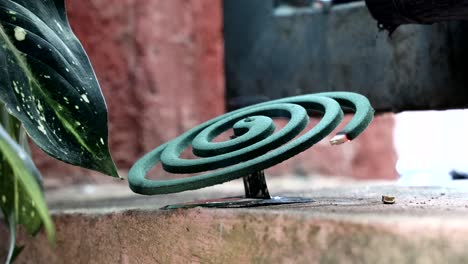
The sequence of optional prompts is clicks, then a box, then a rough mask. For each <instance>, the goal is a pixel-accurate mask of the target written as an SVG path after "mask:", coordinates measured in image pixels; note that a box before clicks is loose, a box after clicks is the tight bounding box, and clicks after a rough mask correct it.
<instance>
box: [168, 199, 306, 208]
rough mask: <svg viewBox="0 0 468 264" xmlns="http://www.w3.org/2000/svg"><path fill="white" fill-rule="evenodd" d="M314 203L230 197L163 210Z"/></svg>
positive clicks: (184, 204)
mask: <svg viewBox="0 0 468 264" xmlns="http://www.w3.org/2000/svg"><path fill="white" fill-rule="evenodd" d="M311 202H314V200H313V199H311V198H305V197H282V196H274V197H271V198H269V199H258V198H245V197H242V196H238V197H228V198H221V199H213V200H203V201H195V202H191V203H183V204H174V205H167V206H164V207H163V208H161V209H163V210H170V209H188V208H195V207H206V208H248V207H259V206H270V205H281V204H297V203H311Z"/></svg>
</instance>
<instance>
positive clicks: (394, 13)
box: [365, 0, 468, 33]
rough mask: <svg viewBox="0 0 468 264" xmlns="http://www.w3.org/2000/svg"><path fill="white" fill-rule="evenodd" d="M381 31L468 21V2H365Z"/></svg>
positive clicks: (467, 0)
mask: <svg viewBox="0 0 468 264" xmlns="http://www.w3.org/2000/svg"><path fill="white" fill-rule="evenodd" d="M365 1H366V5H367V7H368V8H369V11H370V13H371V14H372V16H373V17H374V18H375V19H376V20H377V21H378V26H379V28H381V29H386V30H388V31H390V33H391V32H393V31H394V30H395V29H396V28H397V27H398V26H399V25H402V24H432V23H435V22H442V21H449V20H468V0H431V1H429V0H425V1H424V0H423V1H414V0H365Z"/></svg>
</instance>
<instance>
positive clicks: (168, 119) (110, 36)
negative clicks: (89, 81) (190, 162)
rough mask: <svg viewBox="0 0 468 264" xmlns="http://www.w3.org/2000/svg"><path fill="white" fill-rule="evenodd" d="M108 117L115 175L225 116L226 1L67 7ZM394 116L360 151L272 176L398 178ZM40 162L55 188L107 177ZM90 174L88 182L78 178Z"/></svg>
mask: <svg viewBox="0 0 468 264" xmlns="http://www.w3.org/2000/svg"><path fill="white" fill-rule="evenodd" d="M66 2H67V7H68V14H69V18H70V23H71V24H72V27H73V29H74V31H75V33H76V35H77V36H78V38H79V39H80V40H81V41H82V43H83V45H84V47H85V49H86V51H87V52H88V55H89V56H90V58H91V62H92V64H93V66H94V69H95V71H96V74H97V76H98V79H99V81H100V84H101V87H102V90H103V93H104V96H105V98H106V101H107V104H108V108H109V121H110V123H109V132H110V134H109V140H110V146H111V152H112V155H113V157H114V159H115V161H116V163H117V166H118V167H119V169H121V170H123V171H125V170H128V168H129V167H130V166H131V164H133V162H134V161H135V160H136V159H137V158H138V157H139V156H141V155H142V154H143V153H145V152H147V151H149V150H151V149H153V148H154V147H156V146H157V145H159V144H161V143H162V142H164V141H166V140H169V139H171V138H174V137H176V136H177V135H179V134H180V133H182V132H183V131H185V130H187V129H189V128H191V127H193V126H195V125H197V124H199V123H201V122H202V121H205V120H208V119H210V118H212V117H214V116H217V115H219V114H221V113H223V111H224V101H225V99H224V72H223V33H222V1H221V0H80V1H72V0H68V1H66ZM393 126H394V120H393V116H384V117H378V118H377V119H376V122H374V124H373V125H372V127H371V128H370V129H368V130H367V131H366V132H365V133H364V134H363V135H362V137H361V138H358V139H357V140H356V142H354V144H348V146H344V147H342V148H340V147H334V148H331V147H329V146H328V144H323V143H321V144H318V145H317V147H314V148H313V150H310V151H308V152H307V153H305V154H302V155H301V156H300V157H298V158H296V159H292V160H291V161H288V162H287V163H284V164H282V165H280V166H277V167H276V168H275V169H273V170H272V173H273V174H291V173H297V172H302V173H308V172H316V173H324V174H339V175H351V176H353V177H357V178H369V177H375V178H387V179H388V178H394V177H395V171H394V164H395V161H396V157H395V152H394V149H393ZM33 154H34V157H35V160H36V162H37V163H38V165H39V167H40V169H41V170H42V172H43V174H44V175H46V176H47V178H48V179H49V181H53V180H54V179H55V180H56V181H60V182H62V184H63V183H67V182H87V181H96V180H97V181H99V180H100V179H104V178H105V177H100V176H97V175H96V173H90V172H89V171H86V170H83V169H79V168H76V167H73V166H70V165H66V164H62V163H60V162H58V161H55V160H53V159H51V158H49V157H47V156H46V155H44V154H43V153H41V152H40V150H38V149H37V148H35V149H34V153H33ZM83 175H87V176H85V177H81V176H83Z"/></svg>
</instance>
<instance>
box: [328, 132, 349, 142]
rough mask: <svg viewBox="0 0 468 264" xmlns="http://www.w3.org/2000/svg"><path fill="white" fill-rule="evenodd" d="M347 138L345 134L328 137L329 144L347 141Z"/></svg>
mask: <svg viewBox="0 0 468 264" xmlns="http://www.w3.org/2000/svg"><path fill="white" fill-rule="evenodd" d="M348 141H349V139H348V137H347V136H346V135H345V134H338V135H336V136H334V137H333V138H332V139H330V144H332V145H341V144H343V143H346V142H348Z"/></svg>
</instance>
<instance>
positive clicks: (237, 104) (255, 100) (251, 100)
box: [227, 95, 270, 111]
mask: <svg viewBox="0 0 468 264" xmlns="http://www.w3.org/2000/svg"><path fill="white" fill-rule="evenodd" d="M269 100H270V98H269V97H268V96H264V95H250V96H249V95H247V96H237V97H234V98H232V99H229V100H228V102H227V111H232V110H236V109H239V108H243V107H246V106H249V105H254V104H259V103H263V102H266V101H269Z"/></svg>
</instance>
